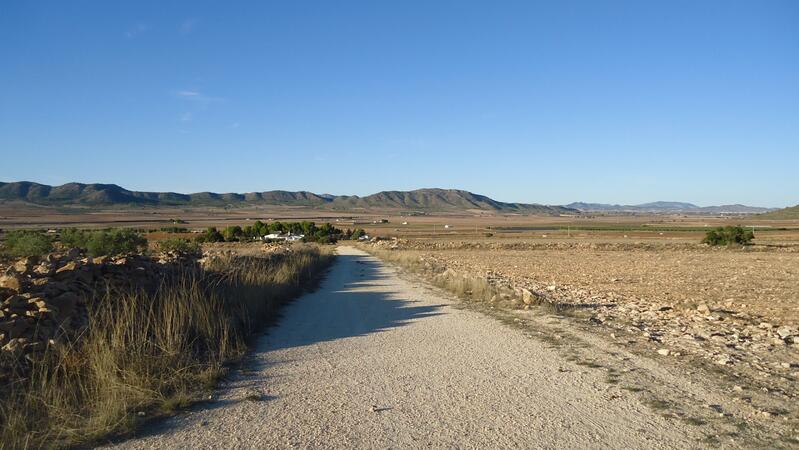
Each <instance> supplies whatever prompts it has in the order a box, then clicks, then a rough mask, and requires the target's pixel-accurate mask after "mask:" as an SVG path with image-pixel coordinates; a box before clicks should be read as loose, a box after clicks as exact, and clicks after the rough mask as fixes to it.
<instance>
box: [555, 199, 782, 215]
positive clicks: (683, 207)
mask: <svg viewBox="0 0 799 450" xmlns="http://www.w3.org/2000/svg"><path fill="white" fill-rule="evenodd" d="M566 207H568V208H574V209H577V210H579V211H585V212H627V213H702V214H758V213H764V212H768V211H771V210H773V208H762V207H758V206H746V205H721V206H697V205H694V204H693V203H685V202H662V201H661V202H652V203H642V204H639V205H611V204H605V203H583V202H575V203H569V204H568V205H566Z"/></svg>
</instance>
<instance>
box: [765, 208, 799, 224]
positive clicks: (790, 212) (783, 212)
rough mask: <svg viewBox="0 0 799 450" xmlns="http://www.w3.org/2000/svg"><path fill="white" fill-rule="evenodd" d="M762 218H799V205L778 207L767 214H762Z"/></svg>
mask: <svg viewBox="0 0 799 450" xmlns="http://www.w3.org/2000/svg"><path fill="white" fill-rule="evenodd" d="M760 218H763V219H777V220H779V219H799V205H796V206H791V207H790V208H783V209H778V210H776V211H771V212H769V213H766V214H761V215H760Z"/></svg>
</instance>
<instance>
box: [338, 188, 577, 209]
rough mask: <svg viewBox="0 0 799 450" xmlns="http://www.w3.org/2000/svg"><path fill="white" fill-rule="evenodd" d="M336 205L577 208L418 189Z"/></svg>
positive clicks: (347, 198)
mask: <svg viewBox="0 0 799 450" xmlns="http://www.w3.org/2000/svg"><path fill="white" fill-rule="evenodd" d="M332 205H333V206H334V207H336V208H342V209H350V208H400V209H422V210H425V209H429V210H451V209H461V210H469V209H476V210H484V211H503V212H518V213H535V214H538V213H544V214H562V213H575V212H576V211H575V210H573V209H569V208H564V207H562V206H545V205H538V204H528V203H504V202H499V201H496V200H493V199H491V198H489V197H486V196H484V195H479V194H473V193H471V192H468V191H462V190H458V189H418V190H415V191H383V192H378V193H377V194H372V195H369V196H366V197H358V196H339V197H336V198H335V199H334V200H333V201H332Z"/></svg>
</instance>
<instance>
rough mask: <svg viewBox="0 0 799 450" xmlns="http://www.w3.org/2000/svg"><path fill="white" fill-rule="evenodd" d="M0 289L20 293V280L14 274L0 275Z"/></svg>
mask: <svg viewBox="0 0 799 450" xmlns="http://www.w3.org/2000/svg"><path fill="white" fill-rule="evenodd" d="M0 288H3V289H7V290H12V291H14V292H20V291H22V278H20V276H19V275H16V274H9V275H2V276H0Z"/></svg>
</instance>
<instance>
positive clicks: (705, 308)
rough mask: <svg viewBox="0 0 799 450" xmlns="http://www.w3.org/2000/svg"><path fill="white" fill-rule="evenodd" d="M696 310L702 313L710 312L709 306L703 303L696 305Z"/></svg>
mask: <svg viewBox="0 0 799 450" xmlns="http://www.w3.org/2000/svg"><path fill="white" fill-rule="evenodd" d="M696 310H697V311H699V312H700V313H702V314H707V313H709V312H710V308H709V307H708V306H707V305H706V304H704V303H702V304H701V305H699V306H697V307H696Z"/></svg>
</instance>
